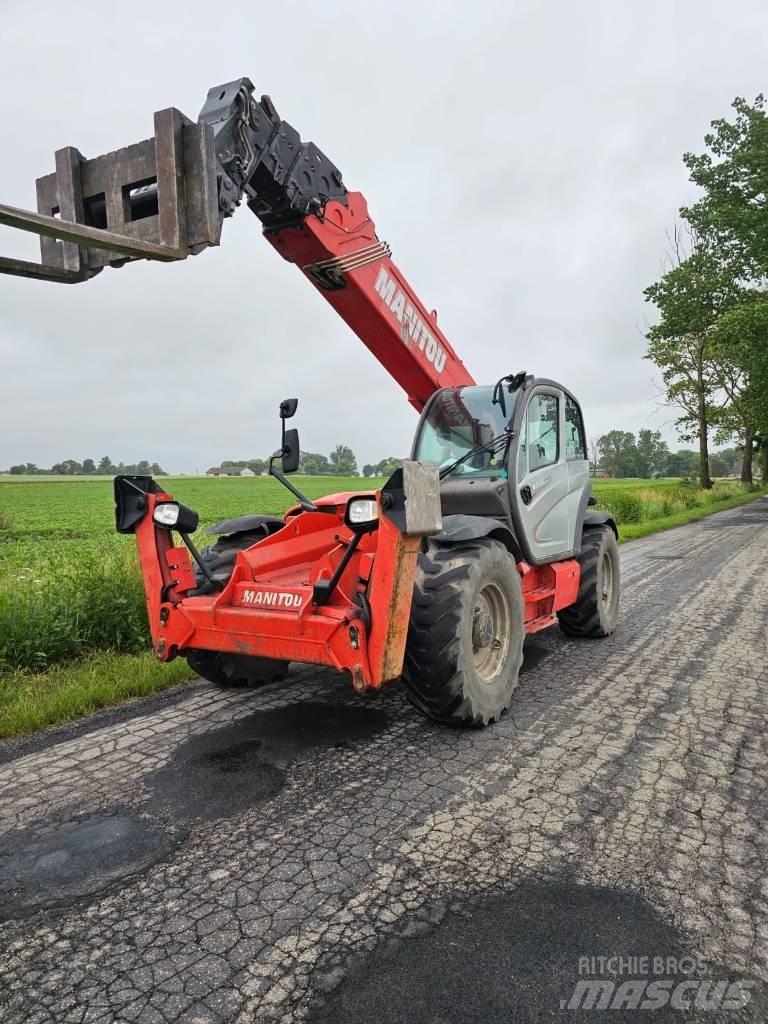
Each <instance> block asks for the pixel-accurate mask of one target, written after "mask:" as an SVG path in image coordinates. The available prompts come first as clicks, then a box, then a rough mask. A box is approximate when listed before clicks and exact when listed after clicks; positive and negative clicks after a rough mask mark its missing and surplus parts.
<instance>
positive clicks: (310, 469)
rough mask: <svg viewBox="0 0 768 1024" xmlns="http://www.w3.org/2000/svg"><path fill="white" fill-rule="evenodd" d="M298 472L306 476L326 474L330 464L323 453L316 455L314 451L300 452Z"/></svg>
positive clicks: (328, 471)
mask: <svg viewBox="0 0 768 1024" xmlns="http://www.w3.org/2000/svg"><path fill="white" fill-rule="evenodd" d="M299 472H300V473H305V474H306V475H307V476H328V474H329V473H330V472H331V464H330V462H329V461H328V458H327V457H326V456H325V455H318V454H317V453H316V452H306V453H304V452H302V456H301V462H300V463H299Z"/></svg>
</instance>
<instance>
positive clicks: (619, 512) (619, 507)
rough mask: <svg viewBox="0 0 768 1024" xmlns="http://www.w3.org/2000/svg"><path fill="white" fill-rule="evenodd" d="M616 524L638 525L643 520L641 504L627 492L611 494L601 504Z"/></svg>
mask: <svg viewBox="0 0 768 1024" xmlns="http://www.w3.org/2000/svg"><path fill="white" fill-rule="evenodd" d="M603 504H604V505H605V508H606V509H607V510H608V511H609V512H610V513H611V515H612V516H613V518H614V519H615V520H616V522H617V523H639V522H641V521H642V518H643V503H642V502H641V501H640V499H639V498H636V497H635V495H634V494H632V493H630V492H629V491H625V492H624V493H623V494H612V495H611V496H610V498H608V499H607V500H606V501H604V502H603Z"/></svg>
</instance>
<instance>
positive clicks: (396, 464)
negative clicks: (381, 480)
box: [374, 456, 403, 476]
mask: <svg viewBox="0 0 768 1024" xmlns="http://www.w3.org/2000/svg"><path fill="white" fill-rule="evenodd" d="M402 464H403V460H402V459H396V458H393V457H392V456H390V457H389V458H388V459H382V460H381V462H379V463H378V464H377V465H376V468H375V474H374V475H375V476H392V474H393V473H394V472H395V471H396V470H398V469H400V467H401V466H402Z"/></svg>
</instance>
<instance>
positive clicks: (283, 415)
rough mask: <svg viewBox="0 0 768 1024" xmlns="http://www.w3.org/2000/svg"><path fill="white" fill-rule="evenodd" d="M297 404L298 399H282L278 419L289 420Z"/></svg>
mask: <svg viewBox="0 0 768 1024" xmlns="http://www.w3.org/2000/svg"><path fill="white" fill-rule="evenodd" d="M298 404H299V400H298V398H284V399H283V401H282V402H281V403H280V419H281V420H289V419H290V418H291V417H292V416H295V415H296V408H297V406H298Z"/></svg>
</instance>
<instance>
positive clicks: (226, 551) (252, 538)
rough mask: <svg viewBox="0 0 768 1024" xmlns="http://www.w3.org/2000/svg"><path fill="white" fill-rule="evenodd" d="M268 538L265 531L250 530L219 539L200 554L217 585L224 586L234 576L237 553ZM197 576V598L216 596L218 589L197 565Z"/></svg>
mask: <svg viewBox="0 0 768 1024" xmlns="http://www.w3.org/2000/svg"><path fill="white" fill-rule="evenodd" d="M267 536H269V534H268V533H266V532H265V531H264V530H249V531H247V532H243V533H230V534H228V535H227V536H225V537H219V538H218V540H217V541H216V542H215V543H214V544H211V545H210V546H209V547H207V548H203V550H202V551H201V552H200V554H201V555H202V558H203V561H204V562H205V565H206V568H207V569H208V571H209V572H210V574H211V576H213V578H214V580H215V581H216V582H217V583H219V584H222V585H223V584H225V583H226V582H227V580H228V579H229V577H230V576H231V575H232V570H233V569H234V567H235V557H236V556H237V552H238V551H244V550H245V549H246V548H250V547H252V546H253V545H254V544H256V543H257V542H258V541H260V540H264V538H265V537H267ZM195 576H196V577H197V588H196V589H195V590H194V592H193V593H194V595H195V596H198V595H201V594H214V593H216V592H217V589H218V588H217V587H216V586H214V585H212V584H211V583H209V581H208V580H207V579H206V577H205V576H204V575H203V573H202V571H201V569H200V566H199V565H197V564H196V565H195Z"/></svg>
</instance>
